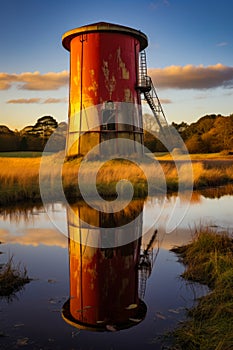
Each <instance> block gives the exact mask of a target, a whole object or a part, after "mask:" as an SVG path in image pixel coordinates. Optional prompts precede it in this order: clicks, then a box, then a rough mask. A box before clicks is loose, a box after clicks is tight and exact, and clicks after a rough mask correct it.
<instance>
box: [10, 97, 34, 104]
mask: <svg viewBox="0 0 233 350" xmlns="http://www.w3.org/2000/svg"><path fill="white" fill-rule="evenodd" d="M40 101H41V99H40V98H18V99H15V100H8V101H7V103H40Z"/></svg>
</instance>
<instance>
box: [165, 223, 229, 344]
mask: <svg viewBox="0 0 233 350" xmlns="http://www.w3.org/2000/svg"><path fill="white" fill-rule="evenodd" d="M173 251H174V252H175V253H177V254H178V256H179V257H180V259H181V260H182V262H183V263H184V265H185V271H184V273H183V275H182V277H183V278H185V279H187V280H190V281H195V282H199V283H203V284H206V285H208V286H209V287H210V289H211V292H210V293H209V294H207V295H206V296H204V297H201V298H200V299H199V300H198V301H197V304H196V306H195V307H193V308H192V309H191V310H189V311H188V319H187V320H186V321H184V322H183V323H181V325H180V326H179V327H178V328H177V329H176V330H175V331H174V332H173V333H172V338H173V346H171V347H170V349H174V350H175V349H176V350H182V349H185V350H194V349H195V350H196V349H202V350H209V349H216V350H227V349H232V348H233V240H232V238H231V237H230V236H229V234H228V233H215V232H213V231H211V230H209V229H201V230H200V231H199V232H197V233H196V235H195V237H194V239H193V241H192V242H191V243H190V244H188V245H186V246H183V247H178V248H174V249H173Z"/></svg>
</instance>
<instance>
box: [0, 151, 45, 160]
mask: <svg viewBox="0 0 233 350" xmlns="http://www.w3.org/2000/svg"><path fill="white" fill-rule="evenodd" d="M41 156H42V152H32V151H18V152H0V157H3V158H6V157H7V158H35V157H41Z"/></svg>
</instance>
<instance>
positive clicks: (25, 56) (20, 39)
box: [0, 0, 233, 130]
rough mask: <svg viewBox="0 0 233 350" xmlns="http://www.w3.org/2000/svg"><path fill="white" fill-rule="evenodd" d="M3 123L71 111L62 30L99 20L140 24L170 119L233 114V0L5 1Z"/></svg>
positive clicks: (1, 21)
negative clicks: (147, 42)
mask: <svg viewBox="0 0 233 350" xmlns="http://www.w3.org/2000/svg"><path fill="white" fill-rule="evenodd" d="M0 6H1V7H0V9H1V10H0V125H7V126H8V127H9V128H10V129H12V130H14V129H18V130H21V129H22V128H23V127H25V126H26V125H34V124H35V122H36V120H37V119H38V118H40V117H41V116H43V115H51V116H53V117H54V118H55V119H56V120H57V121H58V122H62V121H65V120H67V118H68V96H69V84H68V80H69V68H70V67H69V52H68V51H66V50H65V49H64V48H63V46H62V43H61V38H62V35H63V34H64V33H65V32H66V31H68V30H71V29H73V28H77V27H80V26H83V25H87V24H91V23H95V22H102V21H103V22H110V23H115V24H121V25H125V26H129V27H132V28H134V29H137V30H141V31H142V32H144V33H145V34H146V35H147V37H148V41H149V44H148V47H147V49H146V56H147V66H148V71H149V75H150V76H151V77H152V79H153V83H154V85H155V87H156V91H157V94H158V96H159V99H160V101H161V103H162V106H163V109H164V112H165V115H166V118H167V120H168V122H169V123H172V122H176V123H180V122H182V121H184V122H187V123H188V124H190V123H192V122H195V121H197V120H198V119H199V118H200V117H202V116H204V115H206V114H212V113H213V114H222V115H230V114H232V113H233V103H232V101H233V24H232V23H233V22H232V16H233V15H232V14H233V0H221V1H217V0H195V1H194V0H151V1H150V0H149V1H147V0H143V1H142V0H141V1H138V0H132V1H130V0H118V1H111V0H108V1H105V0H104V1H97V0H88V1H80V0H20V1H19V0H0Z"/></svg>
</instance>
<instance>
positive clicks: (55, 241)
mask: <svg viewBox="0 0 233 350" xmlns="http://www.w3.org/2000/svg"><path fill="white" fill-rule="evenodd" d="M0 240H1V241H2V242H6V243H13V244H16V243H17V244H21V245H26V246H28V245H31V246H34V247H37V246H39V245H40V244H44V245H46V246H57V247H61V248H67V238H66V237H65V236H64V235H62V234H60V233H59V232H58V231H56V230H53V229H40V228H36V229H34V228H31V229H26V230H25V232H24V234H22V235H19V234H17V235H14V234H12V233H11V232H10V231H8V230H4V229H0Z"/></svg>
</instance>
